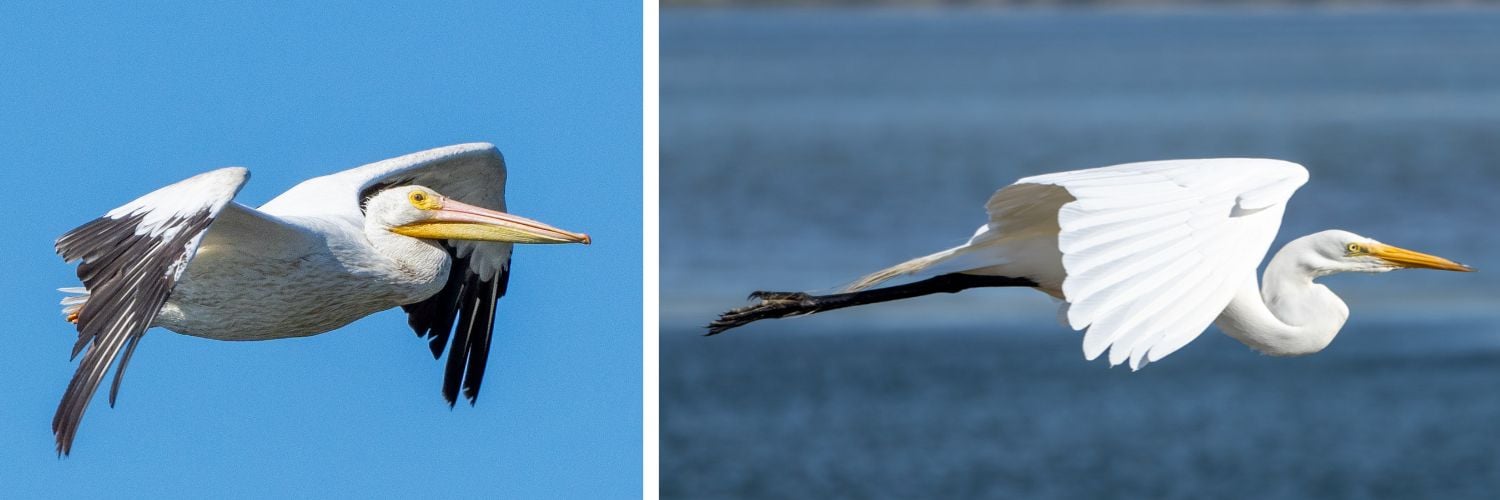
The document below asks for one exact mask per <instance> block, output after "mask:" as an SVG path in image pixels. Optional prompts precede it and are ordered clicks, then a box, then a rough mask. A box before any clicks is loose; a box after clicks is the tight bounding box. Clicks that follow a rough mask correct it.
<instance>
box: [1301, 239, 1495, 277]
mask: <svg viewBox="0 0 1500 500" xmlns="http://www.w3.org/2000/svg"><path fill="white" fill-rule="evenodd" d="M1300 239H1301V240H1303V241H1302V242H1303V243H1305V244H1306V245H1307V246H1308V248H1309V249H1310V250H1311V252H1310V255H1306V256H1304V259H1305V260H1304V262H1305V263H1306V264H1307V265H1308V266H1310V267H1312V269H1313V270H1314V271H1316V272H1317V274H1318V275H1327V274H1333V273H1345V272H1361V273H1383V272H1386V271H1394V270H1397V269H1438V270H1443V271H1462V272H1470V271H1473V270H1474V269H1472V268H1470V267H1469V266H1465V265H1463V264H1459V263H1457V262H1453V261H1451V260H1448V259H1444V258H1442V257H1438V256H1435V255H1428V254H1425V253H1421V252H1414V251H1411V250H1407V249H1404V248H1400V247H1395V246H1391V245H1387V244H1384V243H1381V242H1379V241H1375V240H1372V239H1370V238H1366V237H1364V236H1360V235H1357V234H1354V233H1351V232H1348V231H1340V230H1337V229H1330V230H1327V231H1322V232H1318V233H1314V234H1310V235H1307V236H1304V237H1302V238H1300Z"/></svg>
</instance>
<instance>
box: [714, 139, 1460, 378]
mask: <svg viewBox="0 0 1500 500" xmlns="http://www.w3.org/2000/svg"><path fill="white" fill-rule="evenodd" d="M1306 182H1307V169H1305V168H1303V167H1302V166H1301V165H1298V164H1295V163H1289V162H1285V161H1279V160H1266V159H1240V158H1227V159H1206V160H1170V161H1154V162H1144V163H1129V164H1124V165H1115V166H1111V167H1103V168H1095V169H1088V170H1078V171H1073V172H1060V173H1054V174H1046V175H1039V176H1035V177H1027V178H1024V179H1021V180H1019V181H1016V183H1015V184H1012V185H1010V186H1006V187H1005V188H1002V189H1000V190H999V191H997V192H996V193H995V194H994V195H992V196H991V197H990V199H989V202H988V203H986V204H985V209H986V211H987V212H988V214H989V220H988V222H987V223H986V224H985V225H984V226H981V227H980V228H979V230H978V231H977V232H975V233H974V236H973V237H971V238H969V241H968V242H967V243H964V244H963V245H959V246H957V247H954V248H950V249H947V250H943V251H941V252H937V253H934V254H932V255H928V256H925V257H919V258H916V259H912V260H909V261H907V262H903V263H901V264H898V265H896V266H894V267H891V268H888V269H885V270H882V271H878V272H876V273H873V274H870V275H868V276H866V277H864V278H863V279H860V280H858V281H856V282H854V283H853V284H851V285H849V286H848V287H847V289H845V290H843V291H842V293H837V294H832V295H810V294H806V293H789V292H755V293H753V294H751V296H750V298H751V300H752V301H754V303H752V304H751V305H749V306H746V307H742V308H738V309H734V310H731V311H729V312H726V313H724V314H723V315H721V316H720V317H719V318H718V320H716V321H714V322H713V323H711V324H710V325H709V327H708V328H709V332H708V334H709V335H714V334H718V333H721V332H723V331H725V330H728V329H731V328H735V327H738V326H742V325H745V324H747V323H750V322H752V321H756V320H761V319H767V318H781V317H786V316H797V315H805V314H813V313H818V312H823V311H828V310H832V309H839V308H844V307H850V306H857V305H862V304H872V303H877V302H886V301H891V300H897V299H905V298H910V297H917V296H921V295H928V294H933V293H939V292H946V293H953V292H958V291H961V290H965V289H969V288H976V287H1030V288H1034V289H1036V290H1040V291H1041V292H1043V293H1046V294H1048V295H1051V296H1052V297H1054V298H1056V299H1059V300H1060V301H1062V305H1061V308H1062V310H1060V311H1059V319H1062V320H1064V321H1065V322H1066V324H1067V325H1069V326H1071V327H1072V328H1073V329H1074V330H1087V332H1086V333H1085V334H1084V335H1083V354H1084V357H1085V358H1087V359H1089V360H1094V359H1096V358H1098V357H1099V356H1101V355H1103V354H1104V352H1105V351H1106V350H1108V351H1109V363H1110V366H1115V365H1119V364H1122V363H1127V362H1128V363H1129V364H1130V367H1131V369H1133V370H1134V369H1139V368H1141V367H1142V366H1145V365H1146V364H1147V363H1150V362H1154V361H1158V360H1160V359H1162V358H1164V357H1166V356H1167V355H1168V354H1171V353H1172V352H1174V351H1176V350H1178V349H1180V348H1182V346H1184V345H1186V344H1187V343H1188V342H1191V341H1192V340H1193V339H1194V338H1197V337H1198V334H1199V333H1202V332H1203V330H1204V329H1206V328H1208V325H1209V324H1210V323H1213V324H1217V325H1218V326H1219V329H1221V330H1223V331H1224V333H1226V334H1228V335H1229V336H1230V337H1233V338H1235V339H1236V340H1239V341H1240V342H1242V343H1244V344H1245V345H1247V346H1250V347H1251V348H1253V349H1255V350H1258V351H1260V352H1263V353H1266V354H1270V355H1273V356H1299V355H1305V354H1312V353H1315V352H1318V351H1321V350H1323V348H1324V347H1327V346H1328V344H1329V342H1332V341H1333V337H1334V335H1337V334H1338V332H1339V329H1340V328H1342V327H1343V326H1344V321H1345V320H1346V319H1348V317H1349V308H1348V307H1347V306H1345V305H1344V302H1343V301H1341V300H1339V297H1338V296H1337V295H1334V293H1333V292H1332V291H1330V290H1329V289H1328V287H1326V286H1323V285H1321V284H1318V283H1316V282H1315V281H1314V280H1316V279H1318V278H1320V277H1323V276H1327V275H1330V274H1334V273H1342V272H1364V273H1382V272H1386V271H1392V270H1396V269H1407V268H1420V269H1440V270H1445V271H1472V269H1470V268H1469V267H1467V266H1464V265H1462V264H1459V263H1456V262H1453V261H1450V260H1447V259H1444V258H1441V257H1435V256H1432V255H1427V254H1423V253H1418V252H1413V251H1411V250H1406V249H1402V248H1398V247H1395V246H1392V245H1387V244H1384V243H1381V242H1379V241H1375V240H1373V239H1370V238H1366V237H1363V236H1360V235H1357V234H1354V233H1351V232H1348V231H1340V230H1328V231H1322V232H1318V233H1313V234H1310V235H1307V236H1303V237H1301V238H1298V239H1295V240H1292V241H1291V242H1290V243H1287V244H1286V246H1284V247H1282V248H1281V250H1280V251H1278V252H1276V255H1275V256H1274V257H1272V258H1271V262H1270V264H1268V265H1267V266H1266V271H1265V274H1264V275H1263V276H1262V278H1261V281H1260V283H1258V284H1257V282H1256V279H1255V270H1256V268H1257V267H1258V266H1259V264H1260V261H1261V259H1263V258H1264V256H1265V254H1266V251H1267V250H1268V249H1269V248H1270V245H1271V240H1273V239H1274V238H1275V237H1276V231H1277V229H1278V228H1279V227H1280V226H1281V215H1282V212H1283V211H1284V210H1285V208H1286V202H1287V200H1288V199H1290V198H1291V196H1292V193H1293V192H1294V191H1296V190H1297V188H1299V187H1301V186H1302V185H1303V184H1304V183H1306ZM898 279H900V280H907V281H911V282H909V283H905V284H898V285H894V286H885V287H879V286H880V285H885V284H888V283H889V282H892V281H893V280H898Z"/></svg>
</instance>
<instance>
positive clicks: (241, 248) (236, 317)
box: [52, 144, 589, 454]
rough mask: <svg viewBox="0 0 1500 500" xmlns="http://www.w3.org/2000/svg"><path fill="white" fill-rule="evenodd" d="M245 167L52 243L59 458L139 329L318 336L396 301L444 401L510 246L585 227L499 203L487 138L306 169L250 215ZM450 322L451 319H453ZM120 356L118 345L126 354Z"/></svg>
mask: <svg viewBox="0 0 1500 500" xmlns="http://www.w3.org/2000/svg"><path fill="white" fill-rule="evenodd" d="M248 178H249V172H248V171H246V170H245V169H243V168H238V167H230V168H224V169H219V170H215V171H212V172H208V173H204V174H200V175H197V176H195V177H192V178H190V179H187V180H185V181H182V182H179V183H176V184H173V185H170V186H167V187H164V188H161V189H159V190H157V191H155V192H152V193H151V194H147V195H145V196H142V197H141V198H139V199H137V200H135V201H132V202H130V203H127V204H125V205H124V206H121V207H119V208H116V209H114V210H112V211H110V212H109V213H108V214H106V215H105V216H103V217H100V218H98V219H95V220H94V221H92V222H89V223H87V224H84V225H83V226H80V227H78V228H77V229H74V230H72V231H69V232H68V233H67V234H65V235H63V236H62V237H61V238H58V240H57V252H58V254H60V255H62V257H63V259H64V260H66V261H68V262H73V261H78V260H81V261H82V263H81V264H79V265H78V278H79V280H81V281H82V282H83V285H84V286H83V287H82V288H70V289H64V290H63V291H65V292H70V293H75V294H77V295H76V296H73V297H69V298H67V299H64V300H63V305H64V309H63V313H64V314H65V315H66V316H67V318H68V320H69V321H72V322H74V323H76V324H77V327H78V341H77V343H75V344H74V345H73V356H74V357H77V356H78V353H79V351H81V350H83V348H84V347H85V346H87V347H88V352H87V353H86V354H84V356H83V361H82V362H81V363H80V364H79V366H78V371H77V372H76V373H75V374H74V375H73V380H72V382H70V383H69V384H68V389H67V391H66V392H65V393H64V394H63V398H62V403H61V404H59V405H58V408H57V415H56V416H55V417H53V419H52V432H53V433H54V434H55V435H56V437H57V451H58V453H59V454H67V453H69V451H70V450H71V449H72V446H73V438H74V436H75V435H77V433H78V424H79V421H80V420H81V419H82V418H83V412H84V410H85V409H86V408H88V405H89V400H90V399H92V398H93V395H94V392H95V391H96V390H97V389H98V387H99V384H100V382H101V381H102V379H103V378H104V374H105V372H106V371H108V370H109V367H110V365H111V364H113V363H114V361H115V359H116V358H117V357H118V358H119V361H120V367H119V368H118V369H117V370H115V376H114V382H113V385H112V386H111V388H110V391H109V402H110V405H111V406H113V405H114V402H115V396H116V394H117V393H118V391H119V389H120V376H121V375H122V374H124V373H125V367H126V365H127V364H128V363H129V362H130V355H131V353H133V352H134V351H135V348H136V346H137V345H138V344H139V343H140V340H141V336H142V335H143V334H144V333H145V331H146V329H147V328H150V327H152V326H160V327H163V328H166V329H168V330H171V331H174V332H177V333H181V334H185V335H193V336H198V337H205V338H211V339H220V340H266V339H278V338H288V337H303V336H308V335H316V334H319V333H323V332H327V331H330V330H333V329H336V328H339V327H341V326H344V325H346V324H349V323H350V322H352V321H354V320H356V319H359V318H361V317H364V316H366V315H369V314H372V313H375V312H377V311H382V310H385V309H390V308H392V307H396V306H401V307H402V308H403V309H405V310H406V312H407V315H408V319H409V321H408V322H409V323H410V325H411V327H412V328H413V329H414V330H416V332H417V334H418V335H421V336H426V337H427V338H428V339H429V347H431V349H432V354H433V356H434V357H440V356H442V352H443V350H444V347H445V345H449V342H448V338H449V336H450V333H451V335H452V337H453V341H452V342H451V347H448V361H447V368H446V372H445V374H444V377H443V397H444V398H446V399H447V400H448V404H449V405H450V406H452V405H453V403H454V402H455V401H456V400H457V398H458V390H459V387H460V385H462V387H463V390H464V396H465V397H467V398H468V400H469V402H470V404H473V402H474V401H475V398H477V397H478V394H479V385H480V383H481V381H482V380H483V377H484V367H485V361H486V358H487V356H488V355H489V349H490V334H491V331H492V329H493V327H494V315H495V301H496V299H498V298H499V297H500V296H501V295H504V294H505V285H506V281H507V278H508V277H509V271H510V269H509V266H510V253H511V244H513V243H584V244H588V243H589V237H588V235H585V234H581V233H573V232H569V231H564V230H561V229H557V228H555V227H552V226H548V225H546V224H543V223H540V222H537V221H533V220H530V219H525V218H522V217H518V216H515V215H510V214H507V213H504V210H505V161H504V159H503V158H501V156H500V152H499V151H497V150H496V149H495V147H494V146H491V145H489V144H460V145H456V146H449V147H444V148H438V149H432V150H428V151H422V152H419V153H413V154H409V155H406V156H402V157H399V158H392V159H389V160H385V161H381V162H377V163H373V164H370V165H365V166H362V167H359V168H355V169H351V170H346V171H343V172H339V173H336V174H332V175H327V176H323V177H317V178H313V179H309V180H307V181H305V182H303V183H301V184H298V185H297V186H295V187H293V188H292V189H291V190H289V191H287V192H285V193H283V194H282V195H281V196H277V197H276V198H275V199H273V200H271V201H270V202H269V203H266V204H265V205H264V206H262V207H260V208H259V209H255V208H250V207H247V206H245V205H241V204H239V203H235V202H233V201H232V200H233V198H234V195H235V193H237V192H238V191H239V190H240V187H241V186H243V185H244V184H245V181H246V180H247V179H248ZM455 319H457V328H456V329H455ZM122 351H123V355H122Z"/></svg>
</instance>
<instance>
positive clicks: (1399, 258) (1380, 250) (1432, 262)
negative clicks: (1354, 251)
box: [1370, 244, 1474, 273]
mask: <svg viewBox="0 0 1500 500" xmlns="http://www.w3.org/2000/svg"><path fill="white" fill-rule="evenodd" d="M1370 255H1373V256H1375V257H1377V258H1379V259H1380V260H1384V261H1386V262H1389V263H1391V264H1395V265H1397V266H1400V267H1406V268H1420V269H1438V270H1443V271H1459V272H1465V273H1467V272H1472V271H1474V268H1472V267H1469V266H1465V265H1463V264H1459V263H1457V262H1453V261H1451V260H1448V259H1444V258H1442V257H1438V256H1436V255H1428V254H1425V253H1422V252H1416V251H1412V250H1407V249H1405V248H1401V247H1394V246H1390V245H1384V244H1382V245H1373V247H1372V248H1370Z"/></svg>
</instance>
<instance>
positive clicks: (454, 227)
mask: <svg viewBox="0 0 1500 500" xmlns="http://www.w3.org/2000/svg"><path fill="white" fill-rule="evenodd" d="M365 218H366V219H367V220H368V221H369V222H373V223H375V224H377V225H378V226H379V227H382V228H384V229H386V230H389V231H390V232H392V233H395V234H399V235H402V236H409V237H412V238H420V239H428V240H470V241H498V242H506V243H583V244H585V245H587V244H589V243H590V240H589V235H587V234H583V233H574V232H571V231H564V230H562V229H558V228H555V227H552V226H549V225H546V224H543V223H541V222H537V221H534V220H531V219H527V218H525V217H518V216H515V215H511V214H507V213H504V212H498V211H495V210H490V209H487V208H480V207H476V206H473V205H469V204H467V203H460V202H458V201H456V200H453V199H452V198H448V197H445V196H443V195H442V194H439V193H438V192H437V191H434V190H432V189H430V188H427V187H424V186H398V187H393V188H390V189H386V190H384V191H381V192H379V193H376V194H375V196H371V197H370V199H369V201H368V202H366V204H365Z"/></svg>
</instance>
